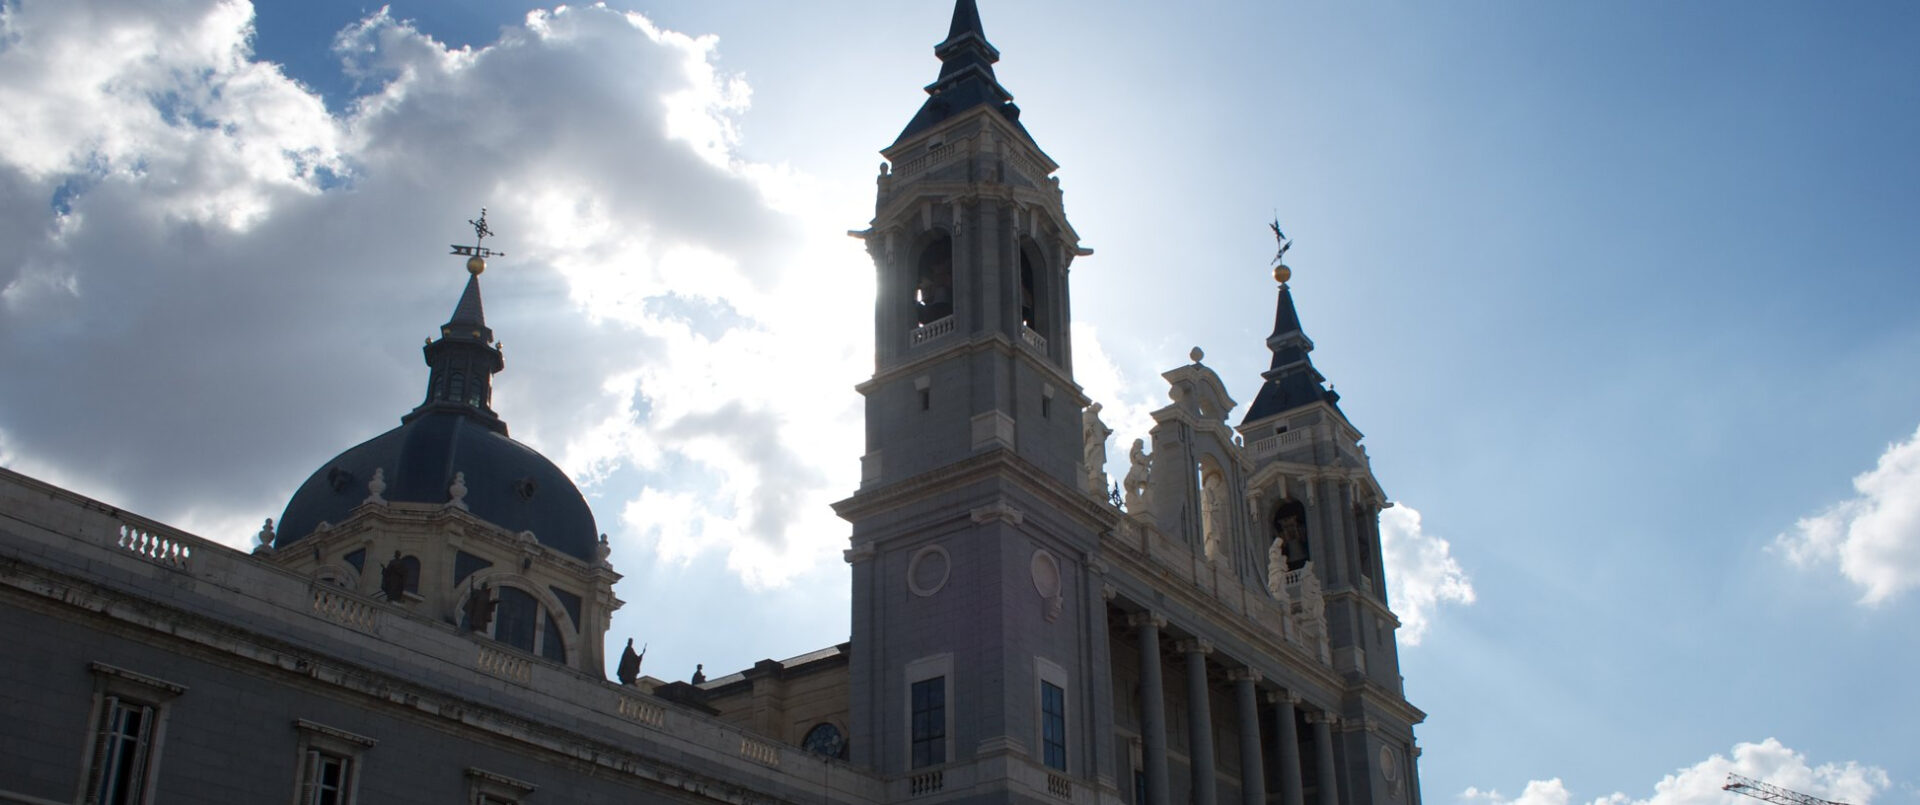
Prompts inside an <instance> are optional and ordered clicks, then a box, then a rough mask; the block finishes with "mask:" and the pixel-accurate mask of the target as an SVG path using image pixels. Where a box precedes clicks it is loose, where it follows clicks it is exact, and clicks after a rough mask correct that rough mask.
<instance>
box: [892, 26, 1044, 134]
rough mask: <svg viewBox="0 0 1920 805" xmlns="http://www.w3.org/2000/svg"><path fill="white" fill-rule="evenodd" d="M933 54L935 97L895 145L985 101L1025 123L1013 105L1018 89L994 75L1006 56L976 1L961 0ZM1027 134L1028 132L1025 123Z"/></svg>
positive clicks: (929, 91) (1016, 123)
mask: <svg viewBox="0 0 1920 805" xmlns="http://www.w3.org/2000/svg"><path fill="white" fill-rule="evenodd" d="M933 55H935V56H938V57H939V58H940V77H939V78H938V79H937V80H935V81H934V82H933V83H931V84H928V85H927V95H929V96H930V97H928V98H927V101H926V103H924V104H922V105H921V106H920V111H919V113H918V114H915V115H914V116H913V120H912V121H910V122H908V123H907V127H906V128H905V129H904V130H902V131H901V132H900V136H899V137H898V138H896V139H895V140H894V143H895V144H898V143H900V142H901V141H904V140H906V139H907V138H909V137H912V136H913V135H915V134H919V133H920V132H923V131H926V130H927V129H930V128H932V127H934V126H935V125H937V124H939V123H940V122H942V121H945V120H947V119H949V118H952V117H954V116H955V115H958V114H960V113H961V112H964V111H967V110H969V109H972V108H974V107H976V106H983V105H992V106H995V107H998V108H999V110H1000V113H1001V114H1003V115H1006V117H1007V119H1008V120H1009V121H1012V123H1013V125H1014V127H1015V128H1020V107H1018V106H1015V105H1014V104H1013V93H1010V92H1008V91H1007V89H1006V88H1005V87H1002V86H1000V80H999V79H998V78H996V77H994V74H993V65H994V63H995V62H998V61H1000V51H998V50H996V49H994V47H993V45H992V43H989V42H988V41H987V34H986V31H985V29H984V28H982V26H981V24H980V8H979V6H978V5H976V4H975V2H974V0H956V2H955V3H954V5H953V22H952V23H951V24H949V25H948V26H947V38H946V40H945V41H942V42H941V43H940V44H938V45H934V46H933ZM1021 133H1023V134H1024V133H1026V132H1025V129H1024V128H1022V129H1021ZM1029 139H1031V138H1029Z"/></svg>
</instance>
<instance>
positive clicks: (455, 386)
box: [447, 371, 467, 402]
mask: <svg viewBox="0 0 1920 805" xmlns="http://www.w3.org/2000/svg"><path fill="white" fill-rule="evenodd" d="M465 396H467V376H466V375H465V374H463V373H461V372H458V371H455V372H452V373H451V375H450V377H449V379H448V380H447V399H448V400H452V401H455V402H458V401H459V400H460V398H462V397H465Z"/></svg>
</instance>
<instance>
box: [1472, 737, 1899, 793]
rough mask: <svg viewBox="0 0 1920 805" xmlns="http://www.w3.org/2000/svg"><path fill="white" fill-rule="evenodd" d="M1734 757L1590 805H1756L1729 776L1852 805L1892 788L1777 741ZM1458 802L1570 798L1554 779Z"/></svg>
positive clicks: (1870, 770)
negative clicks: (1731, 788)
mask: <svg viewBox="0 0 1920 805" xmlns="http://www.w3.org/2000/svg"><path fill="white" fill-rule="evenodd" d="M1732 755H1733V756H1732V757H1731V758H1729V757H1726V756H1724V755H1720V754H1718V753H1715V754H1714V755H1712V756H1710V757H1708V758H1707V759H1706V760H1702V761H1700V762H1699V763H1695V764H1693V765H1692V766H1688V767H1685V768H1682V769H1680V770H1678V771H1675V772H1674V773H1672V774H1669V775H1667V776H1666V777H1664V778H1661V780H1660V781H1659V782H1657V783H1654V785H1653V795H1652V796H1649V797H1644V798H1641V797H1635V796H1631V795H1628V794H1625V793H1621V792H1614V793H1612V794H1608V795H1606V796H1603V797H1596V798H1594V799H1593V800H1591V803H1592V805H1738V803H1742V802H1752V801H1754V800H1749V799H1746V798H1744V797H1742V796H1740V795H1737V794H1734V793H1731V792H1727V791H1723V790H1721V786H1724V785H1725V784H1726V782H1727V774H1728V773H1729V772H1732V773H1735V774H1739V775H1741V776H1744V777H1750V778H1753V779H1756V780H1760V781H1761V782H1764V783H1768V784H1770V785H1776V786H1780V787H1782V788H1787V789H1791V790H1794V791H1798V792H1800V793H1803V794H1810V795H1813V796H1815V797H1819V798H1821V799H1827V800H1834V801H1838V802H1846V803H1850V805H1869V803H1871V802H1872V801H1873V798H1874V796H1875V795H1877V794H1879V793H1880V792H1882V791H1885V790H1887V789H1888V787H1889V785H1890V784H1891V781H1890V779H1889V778H1888V776H1887V772H1886V771H1885V770H1883V769H1881V768H1879V767H1877V766H1863V765H1861V764H1859V763H1857V762H1855V761H1851V760H1849V761H1847V762H1845V763H1822V764H1820V765H1818V766H1814V765H1812V764H1810V763H1809V762H1808V761H1807V756H1806V755H1804V754H1801V753H1799V752H1796V751H1794V750H1792V749H1789V748H1787V747H1786V746H1785V745H1782V744H1781V743H1780V741H1779V740H1778V739H1775V738H1768V739H1766V740H1764V741H1761V742H1759V743H1740V744H1735V745H1734V747H1733V752H1732ZM1460 799H1461V800H1462V801H1464V802H1473V803H1487V805H1565V803H1567V802H1569V801H1570V793H1569V792H1568V790H1567V788H1566V786H1565V785H1564V784H1563V783H1561V781H1560V778H1558V777H1556V778H1553V779H1551V780H1534V781H1531V782H1528V783H1527V786H1526V789H1525V791H1524V792H1523V793H1522V794H1521V795H1520V797H1519V798H1517V799H1508V798H1507V797H1504V796H1501V795H1500V793H1499V792H1498V791H1493V790H1481V789H1478V788H1468V789H1467V790H1466V791H1464V792H1462V793H1461V794H1460Z"/></svg>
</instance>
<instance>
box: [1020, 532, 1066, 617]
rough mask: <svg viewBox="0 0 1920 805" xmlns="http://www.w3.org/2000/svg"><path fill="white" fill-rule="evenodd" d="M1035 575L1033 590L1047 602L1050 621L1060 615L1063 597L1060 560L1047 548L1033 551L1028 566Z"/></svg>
mask: <svg viewBox="0 0 1920 805" xmlns="http://www.w3.org/2000/svg"><path fill="white" fill-rule="evenodd" d="M1028 570H1029V572H1030V573H1031V574H1032V575H1033V591H1034V592H1037V593H1039V594H1040V598H1041V600H1042V601H1045V602H1046V605H1047V608H1046V614H1045V615H1044V617H1045V618H1046V619H1047V622H1048V623H1052V622H1053V621H1054V620H1056V619H1058V618H1059V617H1060V608H1061V604H1062V603H1063V602H1062V599H1061V597H1060V560H1058V559H1055V558H1053V554H1051V553H1048V552H1047V551H1046V550H1045V549H1042V550H1038V551H1034V552H1033V562H1032V563H1031V564H1030V565H1029V567H1028Z"/></svg>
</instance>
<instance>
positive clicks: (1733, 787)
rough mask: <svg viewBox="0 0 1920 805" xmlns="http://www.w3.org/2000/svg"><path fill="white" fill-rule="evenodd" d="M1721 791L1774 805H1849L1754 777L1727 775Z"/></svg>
mask: <svg viewBox="0 0 1920 805" xmlns="http://www.w3.org/2000/svg"><path fill="white" fill-rule="evenodd" d="M1720 790H1722V791H1732V792H1734V793H1736V794H1745V795H1747V796H1749V797H1753V798H1754V799H1757V800H1762V801H1765V802H1771V803H1773V804H1774V805H1847V804H1846V803H1844V802H1834V801H1833V800H1830V799H1821V798H1819V797H1816V796H1810V795H1807V794H1802V793H1800V792H1798V791H1793V790H1790V789H1786V788H1781V787H1780V786H1777V785H1768V784H1767V783H1763V782H1760V781H1759V780H1755V779H1753V778H1752V777H1742V776H1740V775H1738V774H1732V773H1728V774H1727V784H1726V785H1723V786H1720Z"/></svg>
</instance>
